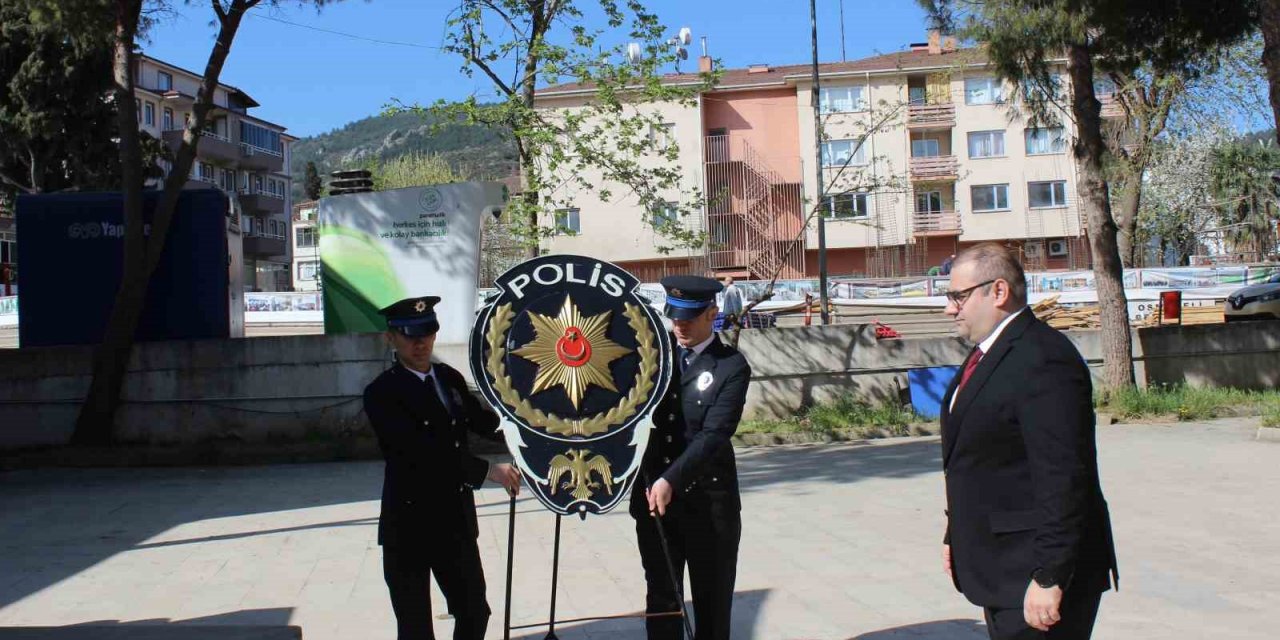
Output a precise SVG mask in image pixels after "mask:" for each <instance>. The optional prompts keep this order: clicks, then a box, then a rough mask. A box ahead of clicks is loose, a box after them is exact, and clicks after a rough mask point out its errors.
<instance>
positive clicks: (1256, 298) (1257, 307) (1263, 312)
mask: <svg viewBox="0 0 1280 640" xmlns="http://www.w3.org/2000/svg"><path fill="white" fill-rule="evenodd" d="M1223 315H1224V317H1226V319H1227V321H1228V322H1230V321H1232V320H1280V274H1276V275H1274V276H1271V278H1269V279H1268V280H1267V281H1266V282H1264V283H1262V284H1253V285H1249V286H1247V287H1245V288H1243V289H1240V290H1238V291H1234V292H1232V294H1231V295H1230V296H1227V302H1226V306H1225V308H1224V310H1223Z"/></svg>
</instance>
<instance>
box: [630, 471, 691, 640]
mask: <svg viewBox="0 0 1280 640" xmlns="http://www.w3.org/2000/svg"><path fill="white" fill-rule="evenodd" d="M640 472H641V473H642V474H644V486H645V487H652V486H653V481H652V480H650V478H649V470H648V469H643V468H642V469H641V471H640ZM649 515H650V516H652V517H653V522H654V524H655V525H656V526H657V527H658V542H659V543H660V544H661V546H662V556H663V558H664V559H665V560H666V561H667V575H670V576H671V586H672V587H674V588H675V591H676V598H677V599H678V600H680V614H681V615H680V617H681V618H683V619H684V630H685V631H686V632H687V633H688V634H689V640H693V624H692V623H691V622H689V609H688V607H686V606H685V605H684V589H683V588H682V587H683V583H684V579H683V576H677V575H676V563H675V562H674V561H673V560H672V559H671V546H670V545H669V544H668V543H667V530H666V528H665V527H663V526H662V516H660V515H658V512H657V511H654V512H653V513H650V514H649Z"/></svg>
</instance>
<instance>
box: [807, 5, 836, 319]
mask: <svg viewBox="0 0 1280 640" xmlns="http://www.w3.org/2000/svg"><path fill="white" fill-rule="evenodd" d="M809 22H810V25H811V27H812V30H813V32H812V36H811V40H812V45H813V95H812V98H813V99H812V102H813V147H814V153H815V155H817V157H818V161H817V162H815V163H814V164H815V165H816V166H817V167H818V199H817V206H818V207H819V208H821V207H823V206H825V204H826V198H825V197H824V195H825V193H826V185H824V184H823V181H824V176H823V168H822V138H823V135H822V98H821V93H822V85H821V81H820V80H819V79H818V7H817V3H816V0H809ZM818 289H819V295H820V297H819V299H818V303H819V304H820V305H822V324H828V323H829V322H830V320H831V319H830V318H829V317H827V307H828V301H827V216H826V214H825V212H823V211H821V210H819V212H818Z"/></svg>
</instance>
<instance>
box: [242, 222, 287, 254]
mask: <svg viewBox="0 0 1280 640" xmlns="http://www.w3.org/2000/svg"><path fill="white" fill-rule="evenodd" d="M244 252H245V253H246V254H248V255H254V256H283V255H285V254H286V253H288V250H287V249H286V248H285V246H284V236H279V235H275V234H271V233H263V232H260V231H258V230H257V229H256V228H255V229H253V230H251V231H246V232H245V234H244Z"/></svg>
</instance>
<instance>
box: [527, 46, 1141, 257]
mask: <svg viewBox="0 0 1280 640" xmlns="http://www.w3.org/2000/svg"><path fill="white" fill-rule="evenodd" d="M703 64H709V61H707V60H705V59H704V61H703ZM820 71H821V76H820V82H821V91H820V104H821V121H822V131H823V139H822V142H821V145H819V144H818V140H817V138H818V134H817V131H818V128H817V126H815V122H814V113H813V108H812V107H811V104H812V103H811V100H812V95H813V86H812V76H811V67H810V66H809V65H795V66H787V67H771V66H767V65H757V66H753V67H749V68H746V69H730V70H726V71H724V72H723V74H722V77H721V81H720V82H719V84H718V85H717V86H716V87H715V88H714V89H713V90H711V91H707V92H704V93H703V94H702V95H701V96H700V98H699V100H698V103H697V105H696V106H695V107H684V106H677V105H668V104H658V105H653V104H649V105H630V106H629V108H633V109H643V110H646V113H649V114H657V115H659V116H660V119H661V120H662V121H663V122H664V123H668V124H669V126H667V127H664V129H665V130H664V131H662V132H661V135H664V136H668V137H669V138H670V139H671V140H673V141H674V142H675V143H676V144H678V145H679V153H678V163H679V166H680V167H682V170H683V181H684V183H685V184H686V185H688V186H695V187H697V188H700V189H702V190H703V191H704V192H705V193H706V194H707V195H708V197H709V201H708V203H707V204H706V206H705V207H703V211H702V215H701V216H698V217H697V219H692V220H688V219H687V220H684V221H683V224H684V225H685V226H686V227H687V228H690V229H694V230H699V231H703V232H705V237H706V239H707V245H706V246H705V247H704V248H702V249H699V250H685V251H684V252H677V253H673V254H663V253H662V252H661V251H660V250H659V248H660V246H661V244H662V243H661V239H660V238H658V237H657V234H656V232H655V231H654V230H653V228H652V225H651V224H650V220H651V219H652V218H653V213H652V212H645V211H641V210H640V208H639V206H638V205H637V203H636V202H635V201H634V199H628V198H627V197H625V196H619V197H617V198H614V199H612V200H610V201H607V202H606V201H603V200H602V199H601V198H600V197H599V196H598V194H597V193H595V192H590V191H587V192H583V193H567V194H563V195H566V196H569V198H568V199H570V200H571V201H572V206H571V207H567V210H566V211H561V212H560V213H559V214H558V215H557V220H559V221H562V222H565V223H567V224H564V225H561V226H565V227H568V228H569V229H570V230H572V231H573V232H575V233H566V234H561V235H557V236H555V237H553V238H551V239H549V240H548V241H547V242H545V243H544V246H543V250H544V251H546V252H550V253H581V254H585V255H590V256H593V257H597V258H601V259H605V260H610V261H613V262H616V263H619V264H620V265H621V266H623V267H624V268H627V269H629V270H630V271H632V272H633V273H635V274H636V275H637V276H638V277H640V278H641V279H642V280H650V281H651V280H655V279H657V278H659V277H661V276H662V275H666V274H668V273H679V272H705V271H709V272H713V273H716V274H718V275H734V276H737V277H748V278H769V277H772V275H773V274H774V273H778V274H779V275H780V276H781V277H783V278H804V277H815V276H816V275H817V272H818V270H817V262H818V261H817V247H818V238H817V231H816V229H817V224H816V217H812V216H810V214H811V213H813V212H814V211H815V209H818V210H820V212H821V215H822V216H823V217H825V222H826V244H827V260H828V273H829V274H831V275H833V276H841V275H849V276H867V277H895V276H906V275H921V274H925V273H927V272H929V270H930V269H931V268H933V267H937V266H939V265H941V263H942V262H943V261H944V260H945V259H946V258H947V256H949V255H951V254H954V253H956V252H958V251H959V250H960V249H962V248H963V247H965V246H969V245H972V244H975V243H978V242H983V241H998V242H1002V243H1005V244H1007V245H1009V246H1011V247H1013V248H1015V249H1016V250H1017V251H1019V252H1021V255H1022V257H1023V260H1024V263H1025V264H1026V265H1027V266H1028V268H1032V269H1074V268H1085V267H1087V266H1088V265H1089V262H1090V259H1089V255H1088V248H1087V245H1088V243H1087V242H1086V241H1085V237H1084V235H1085V229H1084V226H1083V225H1082V223H1081V222H1082V221H1081V216H1080V209H1079V207H1078V206H1077V203H1076V175H1075V166H1074V161H1073V160H1072V158H1071V155H1070V146H1071V141H1072V139H1073V136H1074V131H1073V130H1072V128H1071V126H1070V124H1069V123H1070V119H1069V118H1068V117H1065V113H1064V112H1063V111H1062V108H1063V107H1062V105H1064V104H1067V102H1066V100H1065V99H1064V96H1061V95H1055V96H1053V98H1054V99H1053V100H1048V101H1047V104H1048V105H1049V107H1048V109H1047V111H1048V112H1049V113H1052V114H1054V116H1053V117H1050V118H1049V119H1047V120H1045V121H1044V122H1032V121H1031V116H1030V115H1029V114H1030V113H1031V111H1032V110H1030V109H1028V108H1026V107H1027V104H1028V102H1027V101H1028V100H1041V101H1044V100H1045V98H1046V95H1045V93H1043V92H1032V93H1030V94H1029V95H1019V94H1018V92H1016V91H1015V90H1014V88H1013V87H1011V86H1009V85H1007V84H1004V83H1001V82H999V81H998V80H997V78H996V77H995V74H994V72H993V71H992V70H991V69H990V68H989V67H988V66H987V64H986V62H985V59H984V58H983V55H982V51H981V49H956V48H955V47H954V43H952V42H948V41H946V40H944V39H942V38H939V37H937V36H932V37H931V38H930V42H928V43H924V44H920V45H913V46H912V48H911V50H909V51H904V52H900V53H894V54H888V55H882V56H876V57H872V58H867V59H863V60H855V61H850V62H842V63H830V64H824V65H820ZM1062 73H1063V75H1062V77H1061V80H1060V86H1066V84H1067V82H1066V78H1065V70H1063V71H1062ZM679 78H680V77H678V76H676V77H673V81H679ZM1099 91H1100V92H1101V93H1100V97H1101V98H1102V101H1103V105H1104V116H1111V115H1116V110H1115V105H1114V101H1113V100H1112V99H1111V98H1110V97H1109V91H1110V89H1108V88H1107V87H1099ZM590 95H591V90H590V88H584V87H578V86H571V85H566V86H560V87H551V88H548V89H544V90H542V91H540V92H539V94H538V102H537V104H538V106H539V108H542V109H545V110H549V111H553V112H554V111H560V110H566V111H573V110H575V109H581V105H582V104H583V101H584V100H588V99H590ZM819 146H820V148H821V151H819ZM645 161H651V160H642V162H645ZM819 163H820V164H821V165H822V176H823V178H822V181H823V183H824V184H822V185H821V187H820V186H819V185H818V168H817V165H818V164H819ZM592 179H593V180H600V179H601V178H600V177H599V176H593V177H592ZM611 190H612V191H613V192H614V193H615V194H619V193H621V192H622V191H623V190H621V189H611ZM819 194H821V197H819ZM545 222H547V223H551V221H550V220H548V221H545Z"/></svg>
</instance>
